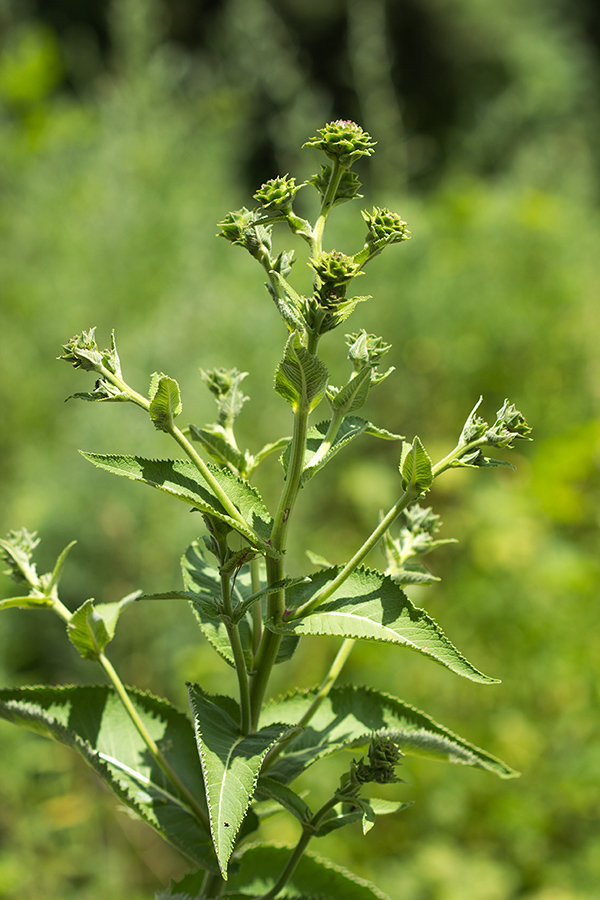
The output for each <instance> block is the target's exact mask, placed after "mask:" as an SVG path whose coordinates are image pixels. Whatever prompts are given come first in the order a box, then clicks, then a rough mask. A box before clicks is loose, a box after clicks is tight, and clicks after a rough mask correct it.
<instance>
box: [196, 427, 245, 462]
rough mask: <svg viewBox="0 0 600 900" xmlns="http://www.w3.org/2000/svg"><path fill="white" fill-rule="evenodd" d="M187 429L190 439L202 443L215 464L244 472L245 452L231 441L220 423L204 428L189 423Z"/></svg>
mask: <svg viewBox="0 0 600 900" xmlns="http://www.w3.org/2000/svg"><path fill="white" fill-rule="evenodd" d="M189 429H190V435H191V437H192V440H194V441H198V442H199V443H200V444H202V446H203V447H204V449H205V450H206V452H207V453H208V454H209V456H210V457H211V459H213V460H214V461H215V462H216V463H217V465H219V466H229V468H232V469H233V470H234V471H235V472H239V473H245V470H246V464H247V460H246V456H245V454H244V453H242V451H241V450H239V449H238V448H237V447H235V446H234V445H233V444H232V443H231V441H230V440H229V439H228V438H227V435H226V434H225V432H224V431H223V429H222V428H221V426H220V425H209V426H207V427H205V428H197V427H196V425H190V426H189Z"/></svg>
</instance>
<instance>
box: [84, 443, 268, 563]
mask: <svg viewBox="0 0 600 900" xmlns="http://www.w3.org/2000/svg"><path fill="white" fill-rule="evenodd" d="M80 453H81V455H82V456H84V457H85V458H86V459H89V461H90V462H92V463H94V465H95V466H98V467H99V468H101V469H106V471H107V472H112V473H113V474H114V475H122V476H124V477H125V478H130V479H131V480H132V481H140V482H142V483H144V484H149V485H150V486H151V487H154V488H157V489H158V490H159V491H164V492H165V493H167V494H170V495H171V496H172V497H177V499H178V500H182V501H183V502H184V503H188V504H189V505H190V506H192V507H194V509H197V510H199V511H200V512H203V513H208V514H209V515H212V516H216V517H217V518H218V519H220V520H221V521H222V522H226V523H227V524H228V525H230V526H231V528H233V529H235V531H237V532H239V533H240V534H242V535H243V536H244V537H245V538H246V540H247V541H248V542H249V543H250V544H252V546H253V547H257V548H258V549H260V550H263V551H264V552H266V553H272V552H273V551H271V550H270V548H269V545H268V543H267V542H268V540H269V536H270V534H271V527H272V519H271V517H270V515H269V513H268V511H267V509H266V507H265V505H264V503H263V501H262V498H261V496H260V494H259V493H258V491H257V490H256V489H255V488H253V487H251V485H249V484H248V482H247V481H244V480H243V479H242V478H238V477H237V476H236V475H234V474H233V473H232V472H229V471H228V470H227V469H223V468H220V467H219V466H213V465H209V469H210V471H211V474H212V475H213V476H214V478H215V481H217V482H218V484H219V485H220V487H221V488H223V490H224V491H225V493H226V494H227V496H228V497H229V499H230V500H231V502H232V503H233V504H234V505H235V506H236V508H237V509H238V510H239V511H240V513H241V515H242V517H243V518H244V519H245V521H246V522H247V523H248V524H247V526H244V525H242V523H241V522H240V521H239V520H237V519H234V518H232V517H231V516H230V515H228V513H227V512H226V511H225V510H224V508H223V506H222V505H221V502H220V501H219V500H218V499H217V497H216V496H215V495H214V493H213V491H212V489H211V487H210V485H208V484H207V483H206V482H205V481H204V479H203V478H202V475H201V474H200V472H198V470H197V469H196V467H195V466H194V465H192V463H191V462H188V461H187V460H182V459H143V458H142V457H139V456H120V455H118V454H106V455H105V454H101V453H86V452H84V451H82V450H81V451H80Z"/></svg>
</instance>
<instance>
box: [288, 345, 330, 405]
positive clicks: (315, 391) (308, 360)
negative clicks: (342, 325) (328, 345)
mask: <svg viewBox="0 0 600 900" xmlns="http://www.w3.org/2000/svg"><path fill="white" fill-rule="evenodd" d="M327 379H328V372H327V369H326V368H325V366H324V365H323V363H322V362H321V360H320V359H319V358H318V356H315V355H314V354H313V353H310V352H309V351H308V350H307V349H306V347H303V346H302V344H301V343H300V339H299V337H298V335H297V333H296V332H293V333H292V334H291V335H290V337H289V339H288V342H287V344H286V345H285V351H284V355H283V359H282V361H281V362H280V363H279V366H278V367H277V371H276V373H275V391H276V392H277V393H278V394H279V396H280V397H283V399H284V400H287V402H288V403H289V404H290V405H291V407H292V409H293V410H294V412H296V411H297V410H298V409H299V408H302V409H307V410H312V409H314V408H315V406H317V405H318V404H319V403H320V401H321V400H322V399H323V396H324V394H325V389H326V387H327Z"/></svg>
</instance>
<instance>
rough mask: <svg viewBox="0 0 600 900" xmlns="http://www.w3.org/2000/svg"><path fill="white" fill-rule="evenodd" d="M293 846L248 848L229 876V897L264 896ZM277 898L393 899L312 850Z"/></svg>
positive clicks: (306, 854) (300, 899) (277, 875)
mask: <svg viewBox="0 0 600 900" xmlns="http://www.w3.org/2000/svg"><path fill="white" fill-rule="evenodd" d="M293 849H294V848H293V847H282V846H279V845H275V844H261V845H259V846H254V847H248V849H247V850H245V852H244V853H243V854H242V855H241V860H240V868H239V871H237V872H236V873H235V874H232V875H231V877H230V879H229V882H228V884H227V896H231V897H232V900H233V896H235V897H236V898H237V897H238V896H239V897H240V898H248V900H255V898H257V897H262V896H263V894H266V893H267V892H268V891H270V890H271V889H272V888H273V887H274V886H275V882H276V880H277V878H278V877H279V875H280V874H281V872H282V871H283V869H284V867H285V865H286V864H287V862H288V860H289V858H290V856H291V854H292V852H293ZM234 892H236V893H235V894H234ZM278 897H281V898H282V900H288V898H290V900H291V898H294V900H309V898H314V900H317V898H318V900H390V898H389V897H388V895H387V894H384V893H383V891H380V890H379V888H377V887H375V885H374V884H371V883H370V882H368V881H365V880H364V879H363V878H359V877H358V876H357V875H354V873H353V872H349V871H348V870H347V869H344V868H342V866H338V865H335V864H334V863H332V862H331V861H330V860H328V859H322V858H319V857H318V856H315V855H313V854H312V853H310V852H306V853H304V855H303V856H302V859H301V860H300V862H299V863H298V866H297V867H296V869H295V870H294V871H293V873H292V875H291V877H290V879H289V881H288V882H287V884H286V887H285V888H284V890H283V891H282V892H281V894H278Z"/></svg>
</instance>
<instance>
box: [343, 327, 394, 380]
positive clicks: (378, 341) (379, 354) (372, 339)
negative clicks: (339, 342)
mask: <svg viewBox="0 0 600 900" xmlns="http://www.w3.org/2000/svg"><path fill="white" fill-rule="evenodd" d="M346 343H347V344H348V347H349V348H350V349H349V351H348V359H349V360H350V361H351V362H352V365H353V366H354V371H355V372H361V371H362V370H363V369H364V368H365V366H370V367H371V368H375V367H376V366H377V365H379V363H380V362H381V360H382V359H383V357H384V356H385V354H386V353H387V352H388V350H391V347H392V345H391V344H386V343H385V341H384V340H383V338H380V337H377V336H376V335H374V334H367V332H366V331H365V330H364V328H363V329H361V331H358V332H356V334H347V335H346Z"/></svg>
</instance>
